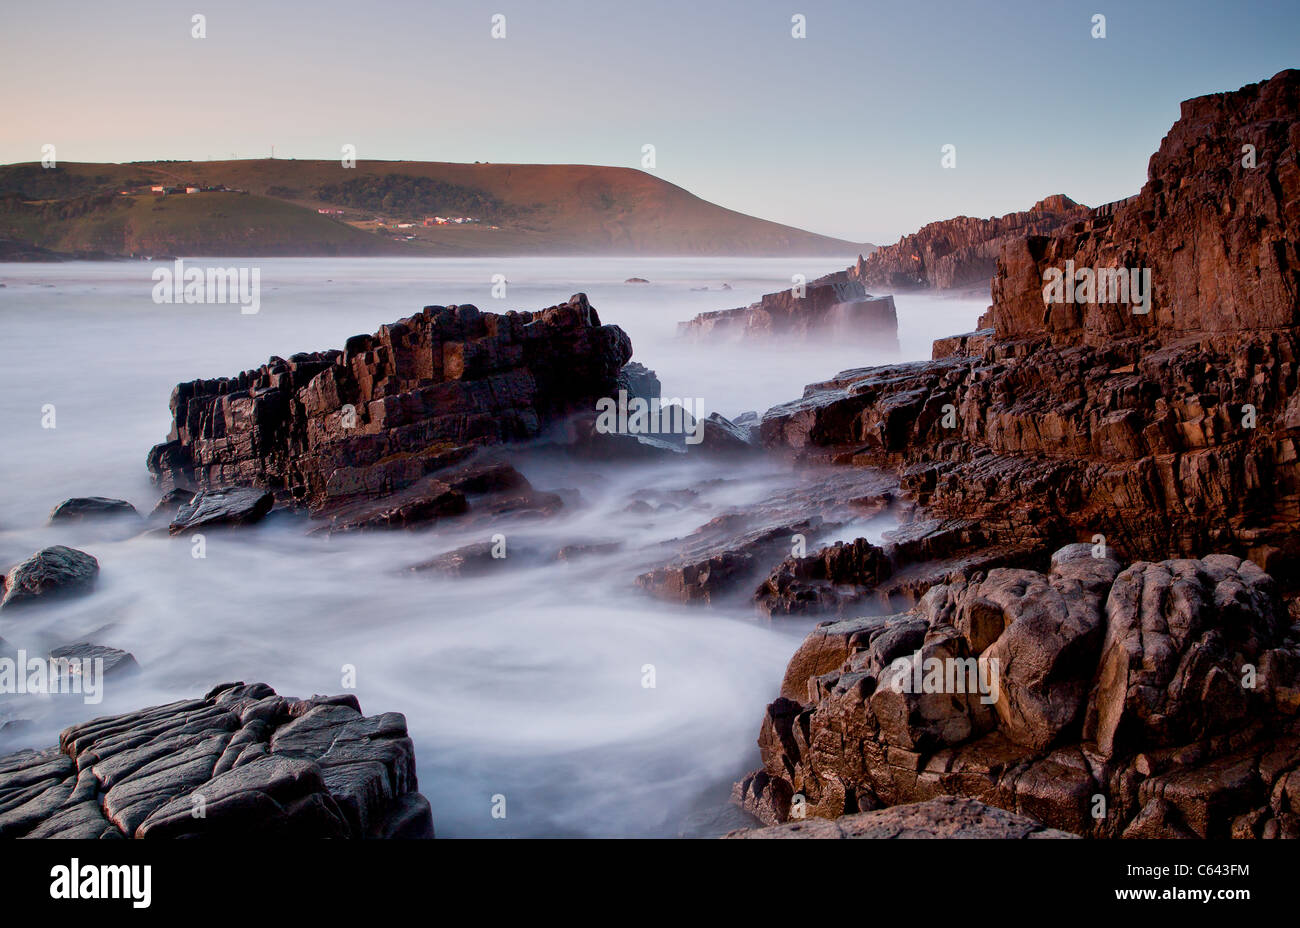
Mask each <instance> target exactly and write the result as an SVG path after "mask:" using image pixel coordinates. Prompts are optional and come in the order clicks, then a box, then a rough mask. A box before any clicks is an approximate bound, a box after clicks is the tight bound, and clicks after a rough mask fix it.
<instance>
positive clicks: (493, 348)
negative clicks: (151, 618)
mask: <svg viewBox="0 0 1300 928" xmlns="http://www.w3.org/2000/svg"><path fill="white" fill-rule="evenodd" d="M631 354H632V347H631V343H630V341H629V340H628V337H627V335H626V334H625V333H624V332H623V331H622V330H621V329H619V328H618V327H617V326H608V325H602V324H601V322H600V318H599V316H598V315H597V314H596V310H595V309H594V308H593V307H592V306H591V305H590V304H589V303H588V302H587V298H586V296H585V295H584V294H577V295H575V296H574V297H573V298H572V299H570V300H569V301H568V302H567V303H563V304H561V305H559V306H553V307H551V308H549V309H545V310H542V311H540V312H510V313H506V314H504V315H497V314H493V313H483V312H480V311H479V310H478V309H477V308H475V307H473V306H469V305H464V306H450V307H443V306H429V307H425V309H424V311H423V312H421V313H419V314H418V315H415V316H411V317H410V318H408V319H403V320H401V321H400V322H396V323H393V324H392V325H386V326H383V327H382V328H381V329H380V330H379V332H377V333H376V334H374V335H358V336H355V337H353V338H350V339H348V341H347V344H346V345H345V346H344V348H343V350H341V351H337V350H336V351H324V352H314V353H305V354H296V355H294V356H292V357H291V358H289V359H288V360H284V359H281V358H272V359H271V361H270V362H269V363H268V364H266V365H264V366H263V367H261V368H259V369H257V370H254V371H246V372H244V373H242V374H240V375H238V376H237V377H232V378H222V379H218V380H196V381H191V382H189V383H183V384H179V385H178V386H177V387H176V389H175V390H174V391H173V392H172V398H171V410H172V418H173V422H172V430H171V433H170V434H169V436H168V440H167V441H166V442H164V443H163V444H160V445H157V446H155V447H154V448H153V450H152V451H150V453H149V457H148V466H149V469H150V471H151V472H152V473H153V475H154V479H155V481H156V482H157V483H158V484H159V485H160V486H162V487H163V488H164V489H170V488H171V487H172V486H192V487H196V488H198V489H205V490H206V489H214V490H215V489H220V488H225V487H231V486H237V487H260V488H264V489H268V490H271V491H273V492H275V493H276V494H277V495H278V496H280V497H281V498H283V499H285V500H286V501H288V502H290V503H292V504H304V505H306V506H308V507H310V508H312V509H322V508H326V507H328V506H330V505H335V504H340V503H344V502H354V501H356V500H359V499H374V498H377V497H381V496H385V495H387V494H390V493H392V492H394V491H396V490H400V489H402V488H404V487H407V486H409V485H411V484H413V483H415V482H416V481H417V480H419V479H420V478H422V477H424V476H425V475H426V474H428V473H430V472H432V471H434V470H438V469H440V468H442V467H445V466H447V465H448V464H451V463H455V462H457V461H460V460H463V459H464V458H465V457H467V456H468V455H469V454H470V453H471V452H472V451H473V450H474V449H476V448H479V447H482V446H485V445H492V444H498V443H501V442H507V441H518V440H527V439H532V438H536V437H538V436H539V435H540V434H541V433H542V431H543V429H544V428H545V427H546V426H547V425H548V424H549V423H551V422H553V421H555V420H557V419H560V418H562V417H564V416H567V415H569V414H571V413H574V412H579V411H588V412H589V411H590V410H591V409H592V407H593V406H594V403H595V400H596V399H598V398H600V397H605V396H612V395H615V394H616V392H617V390H618V386H619V373H620V371H621V370H622V369H623V366H624V365H625V364H626V363H627V361H628V359H629V358H630V357H631ZM638 376H640V377H641V379H642V380H645V379H646V378H645V377H644V376H643V374H642V373H641V372H638Z"/></svg>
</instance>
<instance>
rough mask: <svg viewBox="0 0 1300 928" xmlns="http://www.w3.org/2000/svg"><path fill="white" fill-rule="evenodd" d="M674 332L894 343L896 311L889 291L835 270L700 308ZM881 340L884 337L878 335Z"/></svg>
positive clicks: (895, 340) (711, 336) (681, 333)
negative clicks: (753, 299) (799, 284)
mask: <svg viewBox="0 0 1300 928" xmlns="http://www.w3.org/2000/svg"><path fill="white" fill-rule="evenodd" d="M677 333H678V334H679V335H682V336H687V337H691V338H716V337H719V336H721V337H744V338H771V337H780V338H786V339H789V338H809V337H830V336H834V337H840V338H861V337H864V336H869V337H870V338H871V340H872V343H873V344H876V345H885V344H887V343H888V342H889V341H891V340H892V343H893V345H894V347H897V345H898V312H897V310H896V309H895V307H894V298H893V297H892V296H882V297H874V296H872V295H871V294H869V293H867V291H866V288H864V287H863V286H862V284H861V283H860V282H858V281H856V280H853V279H851V277H850V274H849V273H848V272H846V271H838V272H836V273H834V274H828V275H826V276H825V277H821V278H818V279H817V280H815V281H813V282H812V283H810V284H808V285H807V286H806V287H805V288H804V290H803V293H802V295H800V294H799V292H798V291H797V290H796V289H795V288H791V289H789V290H780V291H778V292H776V293H769V294H766V295H765V296H764V297H763V298H762V299H761V300H759V301H758V302H757V303H753V304H751V305H749V306H743V307H740V308H739V309H724V310H718V311H716V312H708V313H700V314H699V315H698V316H696V317H695V318H694V319H691V320H690V321H688V322H681V323H678V326H677ZM882 339H883V340H882Z"/></svg>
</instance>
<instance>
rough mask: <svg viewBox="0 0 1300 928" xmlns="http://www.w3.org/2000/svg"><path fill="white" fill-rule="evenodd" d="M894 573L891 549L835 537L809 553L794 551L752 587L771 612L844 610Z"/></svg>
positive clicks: (760, 605)
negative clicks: (836, 539)
mask: <svg viewBox="0 0 1300 928" xmlns="http://www.w3.org/2000/svg"><path fill="white" fill-rule="evenodd" d="M892 573H893V564H892V563H891V562H890V560H889V555H888V554H886V553H885V552H884V551H883V550H882V549H880V548H878V547H877V546H875V545H873V544H872V543H871V542H869V541H867V540H866V539H865V538H859V539H857V540H855V541H852V542H843V541H837V542H836V543H835V544H834V545H832V546H831V547H829V548H823V549H822V550H820V551H818V552H816V553H815V554H811V555H807V556H805V557H795V556H793V555H792V556H790V557H788V558H786V559H785V560H784V561H782V562H781V563H780V564H778V565H777V566H776V569H775V570H773V571H772V573H770V574H769V575H768V577H767V579H766V580H764V581H763V583H762V584H761V585H760V586H759V588H758V589H757V590H756V591H755V593H754V601H755V602H756V603H757V604H758V608H759V610H760V611H761V612H762V613H763V614H764V615H767V616H769V617H770V616H774V615H793V614H808V613H824V612H830V613H834V614H836V615H840V614H843V613H844V611H845V610H846V609H850V608H853V607H856V606H859V605H860V604H862V603H864V602H865V601H866V599H867V597H868V595H869V591H872V590H874V588H875V587H876V586H878V585H879V584H880V583H881V582H882V581H883V580H884V579H885V578H887V577H888V576H889V575H890V574H892Z"/></svg>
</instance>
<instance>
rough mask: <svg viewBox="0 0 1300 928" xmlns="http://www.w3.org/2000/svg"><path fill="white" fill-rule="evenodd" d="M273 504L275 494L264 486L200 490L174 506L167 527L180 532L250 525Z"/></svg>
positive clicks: (260, 518) (173, 532)
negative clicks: (177, 506)
mask: <svg viewBox="0 0 1300 928" xmlns="http://www.w3.org/2000/svg"><path fill="white" fill-rule="evenodd" d="M273 505H275V496H274V495H273V494H271V493H270V492H268V491H266V490H254V489H251V488H249V487H224V488H222V489H218V490H203V491H202V492H200V493H198V494H196V495H195V496H194V497H193V498H192V499H191V500H190V501H189V502H188V503H185V504H183V505H182V506H181V507H180V509H179V510H177V512H176V518H175V519H174V520H172V523H171V525H170V526H169V527H168V531H169V532H170V533H171V534H173V535H180V534H182V533H184V532H190V531H195V530H197V529H200V528H217V527H222V528H233V527H238V526H247V525H253V524H254V523H256V522H260V521H261V520H262V519H263V518H264V517H265V516H266V514H267V513H268V512H270V511H271V507H272V506H273Z"/></svg>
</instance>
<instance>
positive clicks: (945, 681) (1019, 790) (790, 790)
mask: <svg viewBox="0 0 1300 928" xmlns="http://www.w3.org/2000/svg"><path fill="white" fill-rule="evenodd" d="M1098 553H1099V552H1097V551H1094V549H1093V548H1091V547H1090V546H1088V545H1082V544H1079V545H1072V546H1069V547H1067V548H1064V549H1062V550H1061V551H1058V552H1057V553H1056V555H1055V556H1054V557H1053V559H1052V565H1051V568H1050V569H1049V571H1048V572H1047V573H1046V574H1042V573H1038V572H1036V571H1028V570H1018V569H995V570H992V571H989V572H988V573H983V572H976V573H974V574H973V575H972V576H971V577H970V578H969V579H965V580H959V581H957V582H955V583H952V584H947V585H941V586H936V587H933V588H932V589H931V590H930V591H929V592H928V593H927V594H926V596H925V597H924V599H923V600H922V602H921V604H920V605H919V606H918V607H917V608H915V609H914V610H912V611H910V612H908V613H903V614H898V615H889V616H876V617H870V618H861V619H851V620H847V621H842V622H838V623H834V624H827V625H823V626H821V627H819V628H818V629H817V630H816V631H814V632H813V633H812V634H811V635H810V636H809V637H808V638H807V640H805V642H804V644H803V645H802V647H800V649H799V651H798V652H797V653H796V654H795V655H794V657H793V658H792V659H791V661H790V665H789V667H788V669H787V672H786V677H785V680H784V682H783V683H782V687H781V696H780V698H778V699H777V700H776V701H775V702H773V703H772V704H771V705H770V706H769V707H768V710H767V714H766V717H765V718H764V720H763V724H762V731H761V733H760V735H759V746H760V748H761V750H762V756H763V769H762V770H761V771H759V772H758V773H756V774H753V775H751V776H750V777H749V778H748V779H747V780H746V781H744V782H743V783H741V784H738V786H737V789H736V798H737V800H738V801H740V802H741V803H742V804H743V805H745V806H746V807H747V808H748V809H749V810H750V811H751V812H753V813H754V814H756V815H758V816H759V817H760V818H761V819H763V820H764V821H767V822H769V823H776V822H782V821H785V820H786V819H787V818H789V817H790V814H791V809H792V808H794V807H796V806H798V807H800V811H802V812H804V813H806V814H808V815H814V816H822V817H834V816H838V815H842V814H847V813H854V812H858V811H865V810H870V809H876V808H879V807H881V806H891V805H896V804H899V803H908V802H917V801H922V800H927V799H931V798H933V797H936V796H940V795H955V796H963V797H970V798H973V799H977V800H979V801H981V802H984V803H988V804H989V805H993V806H997V807H999V808H1003V809H1008V810H1011V811H1013V812H1017V813H1020V814H1025V815H1030V816H1032V817H1033V818H1034V819H1036V820H1038V821H1041V822H1043V823H1045V824H1047V825H1050V826H1053V827H1056V828H1061V829H1064V830H1067V831H1071V832H1074V833H1077V834H1086V835H1092V836H1097V837H1119V836H1126V837H1134V836H1142V837H1179V836H1188V835H1195V836H1199V837H1229V836H1233V837H1259V836H1265V837H1277V836H1281V837H1300V791H1298V788H1300V718H1297V713H1298V712H1300V626H1298V625H1295V624H1293V620H1292V617H1291V616H1288V615H1287V613H1286V610H1285V608H1284V607H1283V604H1282V601H1281V599H1280V597H1279V596H1278V594H1277V590H1276V587H1275V584H1274V583H1273V581H1272V579H1271V578H1270V577H1268V576H1267V575H1266V574H1265V573H1264V572H1263V571H1261V570H1260V569H1259V568H1258V567H1256V566H1255V565H1254V564H1252V563H1250V562H1249V561H1241V560H1239V559H1237V558H1235V557H1231V556H1227V555H1215V556H1211V557H1206V558H1203V559H1200V560H1191V559H1183V560H1168V561H1162V562H1160V563H1151V562H1137V563H1134V564H1131V565H1129V566H1128V567H1127V568H1124V567H1123V566H1122V565H1121V564H1120V563H1119V562H1118V561H1116V560H1115V559H1113V558H1112V557H1108V556H1106V557H1097V556H1096V555H1097V554H1098ZM936 668H937V670H936ZM932 673H933V674H934V675H933V676H932Z"/></svg>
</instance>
